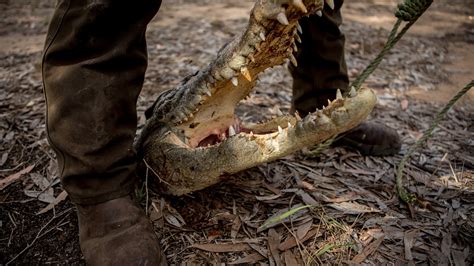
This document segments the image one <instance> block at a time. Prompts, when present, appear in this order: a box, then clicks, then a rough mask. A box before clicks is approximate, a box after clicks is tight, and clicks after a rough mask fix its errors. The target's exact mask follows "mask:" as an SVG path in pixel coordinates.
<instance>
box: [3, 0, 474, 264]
mask: <svg viewBox="0 0 474 266" xmlns="http://www.w3.org/2000/svg"><path fill="white" fill-rule="evenodd" d="M216 2H218V3H216ZM396 4H397V1H393V0H371V1H346V3H345V6H344V10H343V16H344V24H343V26H342V29H343V31H344V32H345V33H346V38H347V43H346V49H347V50H346V54H347V61H348V66H349V69H350V76H351V78H354V77H355V76H357V74H358V73H360V72H361V71H362V70H363V68H364V67H365V66H366V65H367V64H368V63H369V61H370V60H371V59H372V58H373V57H374V56H375V55H376V53H377V52H378V51H379V50H380V48H381V47H382V45H383V43H384V41H385V39H386V37H387V35H388V32H389V31H390V29H391V26H392V24H393V23H394V22H395V18H394V17H393V15H392V13H393V11H394V10H395V8H396ZM251 7H252V3H251V2H248V1H241V2H236V1H230V0H229V1H171V0H169V1H164V2H163V5H162V8H161V10H160V12H159V14H158V15H157V17H156V18H155V19H154V20H153V21H152V22H151V23H150V25H149V30H148V33H147V37H148V48H149V68H148V70H147V74H146V80H145V85H144V89H143V92H142V94H141V96H140V98H139V102H138V111H139V115H140V122H139V123H140V126H141V125H143V123H144V117H143V111H144V110H145V108H146V107H147V106H149V105H150V104H151V103H152V102H153V101H154V99H155V98H156V96H157V95H158V94H159V93H160V92H161V91H163V90H166V89H171V88H174V87H176V85H177V84H178V83H179V81H180V79H181V78H183V77H184V76H186V75H188V74H189V73H193V72H195V71H196V70H198V69H200V68H202V67H203V66H205V65H206V64H207V63H208V62H209V61H210V60H211V59H212V57H213V56H214V55H215V53H216V51H217V50H218V49H219V48H220V47H221V46H222V45H223V44H225V43H226V42H227V41H228V40H229V39H230V38H232V37H233V36H234V35H236V34H238V33H239V32H240V31H241V30H242V29H243V28H244V27H245V23H246V20H247V16H248V14H249V11H250V9H251ZM53 10H54V3H53V1H46V0H42V1H39V0H37V1H27V0H22V1H8V0H6V1H5V0H3V1H0V12H1V13H2V16H1V17H0V140H1V141H0V180H2V179H3V178H7V177H9V176H11V175H13V174H15V173H18V172H19V171H20V170H23V169H27V170H29V171H25V173H24V174H23V175H22V176H21V178H19V179H18V180H17V181H16V182H14V183H12V184H11V185H9V186H7V187H6V188H0V265H3V264H6V263H7V262H11V264H12V265H24V264H25V265H26V264H28V265H29V264H61V265H62V264H67V265H82V264H85V262H84V260H83V257H82V255H81V252H80V247H79V244H78V229H77V217H76V215H75V209H74V206H73V204H72V203H71V202H70V201H69V199H66V200H64V201H60V202H58V203H57V204H55V205H54V208H52V209H51V210H49V211H47V212H45V213H44V214H38V212H39V211H40V210H43V209H44V208H45V207H46V206H48V202H51V201H53V200H54V199H55V198H57V197H58V195H60V193H61V192H62V188H61V186H60V183H59V181H58V176H57V173H56V169H55V155H54V153H53V152H52V151H51V149H50V148H49V146H48V145H47V141H46V135H45V127H44V108H45V104H44V100H43V96H42V82H41V75H40V61H41V51H42V47H43V41H44V39H45V33H46V30H47V25H48V21H49V18H50V16H51V15H52V12H53ZM473 50H474V4H473V3H472V1H470V0H453V1H449V5H447V4H446V1H435V3H434V4H433V5H432V7H431V8H430V9H429V10H428V11H427V13H426V14H425V15H424V16H423V17H422V18H421V19H420V21H419V22H418V23H417V24H416V25H415V26H414V27H413V28H412V30H410V32H409V33H408V34H407V35H406V36H405V38H404V39H402V40H401V41H400V43H399V44H398V45H397V46H396V47H395V48H394V49H393V51H392V52H390V54H389V55H388V56H387V58H386V59H385V60H384V62H383V63H382V64H381V65H380V67H379V69H378V70H377V71H375V72H374V74H373V75H372V76H371V77H370V78H369V79H368V80H367V82H366V86H368V87H370V88H372V89H374V90H375V91H376V92H377V94H378V96H379V103H378V105H377V107H376V109H375V111H374V112H373V115H372V119H373V120H375V121H379V122H383V123H385V124H387V125H389V126H391V127H393V128H396V129H397V131H398V133H399V134H400V135H401V137H402V141H403V147H402V151H401V152H400V154H399V155H396V156H387V157H380V158H379V157H365V156H361V155H360V154H359V153H357V152H356V151H354V150H351V149H349V148H341V147H337V148H330V149H327V150H325V151H324V152H323V153H322V154H321V155H320V156H319V157H317V158H311V157H308V156H305V155H303V154H301V153H298V154H295V155H294V156H289V157H287V158H283V159H281V160H278V161H276V162H273V163H270V164H265V165H262V166H260V167H256V168H254V169H250V170H248V171H245V172H242V173H240V174H238V175H235V176H233V177H230V178H229V179H228V180H226V181H224V182H223V183H222V184H219V185H216V186H214V187H211V188H209V189H206V190H205V191H202V192H196V193H193V194H191V195H189V196H186V197H181V198H173V197H165V196H162V195H157V194H155V193H154V192H152V191H148V190H146V191H145V190H143V189H140V190H138V192H137V194H138V195H139V196H141V199H142V200H141V203H142V206H143V207H144V209H145V210H147V213H148V215H149V216H150V218H151V220H152V221H153V223H154V225H155V228H156V232H157V234H158V235H159V236H160V237H161V239H162V241H161V242H162V246H163V248H164V249H165V253H166V255H167V258H168V260H169V261H170V263H172V264H183V263H195V264H205V263H208V264H217V263H232V262H234V263H235V262H239V260H240V262H246V263H247V264H248V263H260V264H262V265H267V264H270V265H273V264H274V263H278V260H279V259H281V260H282V261H283V262H284V261H291V260H292V259H295V260H296V261H297V262H298V264H342V263H344V264H351V263H356V264H357V263H363V264H387V263H397V264H412V263H423V264H448V263H449V264H452V265H472V264H473V263H474V253H473V251H472V248H473V246H472V243H474V236H473V234H472V231H470V232H471V234H469V228H471V230H473V229H472V228H473V227H469V223H470V222H471V223H472V220H473V219H474V141H473V140H474V91H473V90H471V91H470V92H469V93H468V94H467V95H465V96H464V97H463V99H462V100H461V101H459V103H458V104H457V105H456V106H455V108H453V109H452V110H451V111H450V112H448V114H447V118H446V119H445V120H444V121H443V122H442V123H441V125H440V127H439V129H437V130H436V131H435V133H434V135H433V138H432V139H430V140H429V141H428V142H427V143H426V144H425V145H424V146H423V147H422V148H420V149H419V150H417V152H416V153H415V155H414V156H413V158H412V160H411V161H410V163H409V165H408V168H407V170H406V177H405V182H406V187H407V189H408V190H409V191H410V192H412V193H416V194H417V196H418V197H419V202H420V203H423V204H422V205H421V206H420V205H417V206H415V207H414V209H413V210H412V212H411V211H410V210H409V209H408V208H407V206H406V205H405V204H403V203H401V202H400V201H399V199H398V197H397V195H396V192H395V190H394V185H395V184H394V180H395V179H394V178H395V177H394V170H395V168H396V165H398V163H399V162H400V160H401V158H402V156H403V155H404V154H405V153H406V152H407V150H408V149H409V147H410V145H411V144H413V143H414V142H415V141H416V140H417V139H418V138H420V136H421V134H422V133H423V131H424V130H426V129H427V128H428V127H429V123H430V122H431V121H432V119H433V117H434V115H435V114H436V112H437V111H438V110H439V109H440V108H441V107H442V104H443V103H446V102H447V101H448V100H449V99H450V98H451V97H452V96H453V95H454V94H455V93H456V92H457V91H458V90H459V89H461V88H462V87H463V86H464V85H465V84H467V83H468V82H469V81H471V80H472V79H473V77H474V75H473V74H474V71H473V70H474V53H472V51H473ZM290 99H291V77H290V75H289V74H288V71H287V70H286V68H284V67H275V68H274V69H272V71H269V72H266V73H265V74H264V75H262V77H261V79H260V82H259V84H258V85H257V87H256V89H255V92H254V93H253V94H252V97H251V99H250V100H246V101H244V102H243V103H242V104H241V106H240V107H239V110H238V113H239V115H240V117H241V118H244V119H247V120H261V119H265V118H268V117H271V116H272V114H275V112H276V108H275V106H277V107H279V109H281V110H282V111H283V112H287V111H288V110H289V107H290V105H289V101H290ZM29 166H33V167H30V168H28V167H29ZM38 191H39V192H42V193H40V194H41V195H38V193H37V192H38ZM146 193H148V194H147V195H148V196H149V197H148V198H149V200H148V201H146V200H145V197H144V195H145V194H146ZM297 204H309V205H313V206H315V207H314V208H311V209H308V210H304V211H302V212H299V213H298V215H295V216H294V217H293V219H291V220H289V221H286V222H284V223H279V224H277V225H275V226H274V227H273V228H272V229H270V230H263V231H258V230H257V228H258V227H259V226H261V225H262V224H264V222H265V221H266V220H267V219H268V218H270V217H272V215H274V214H275V213H276V212H277V211H281V210H284V209H285V208H290V207H294V206H295V205H297ZM311 232H314V234H313V235H311V237H309V238H308V239H309V240H308V239H305V240H302V239H304V237H305V236H310V234H311ZM292 234H293V235H298V236H300V235H301V237H298V239H299V241H300V242H299V244H298V245H296V247H292V248H287V249H283V250H281V254H278V256H274V254H273V253H271V252H270V250H272V249H271V246H272V245H273V244H275V243H277V244H280V242H279V241H281V242H283V241H284V240H285V239H290V238H291V237H292ZM275 236H277V237H275ZM275 238H281V240H278V241H276V240H275ZM205 244H206V245H207V244H209V245H215V246H212V247H213V248H217V249H218V248H222V246H219V244H228V245H230V246H232V247H233V248H238V247H242V245H244V247H245V248H244V250H237V251H232V252H210V251H208V250H206V249H209V246H205ZM239 245H240V246H239ZM220 251H222V250H220ZM364 252H365V253H364ZM361 254H362V255H361ZM364 254H365V255H364ZM280 255H281V256H280ZM245 259H246V260H245ZM244 264H245V263H244Z"/></svg>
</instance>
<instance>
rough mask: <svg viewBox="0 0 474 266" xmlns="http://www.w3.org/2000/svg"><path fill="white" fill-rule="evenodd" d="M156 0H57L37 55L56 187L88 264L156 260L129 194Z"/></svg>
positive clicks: (151, 237) (152, 241) (156, 252)
mask: <svg viewBox="0 0 474 266" xmlns="http://www.w3.org/2000/svg"><path fill="white" fill-rule="evenodd" d="M160 4H161V0H139V1H134V2H128V1H114V0H99V1H96V0H94V1H92V0H89V1H72V0H61V1H59V3H58V4H57V7H56V11H55V13H54V15H53V18H52V20H51V24H50V27H49V31H48V34H47V38H46V44H45V50H44V56H43V82H44V92H45V98H46V103H47V122H46V123H47V132H48V140H49V142H50V145H51V147H52V148H53V149H54V150H55V152H56V154H57V158H58V165H59V172H60V177H61V182H62V186H63V188H64V189H65V190H66V191H67V192H68V194H69V196H70V198H71V200H72V201H73V202H74V203H75V204H76V205H77V207H78V216H79V231H80V242H81V249H82V251H83V253H84V256H85V258H86V260H87V261H88V263H91V264H105V265H110V264H114V263H118V264H119V265H122V264H141V263H145V262H148V263H151V264H154V263H158V262H159V261H160V259H161V258H160V256H161V255H160V252H159V245H158V243H157V240H156V236H155V235H154V232H153V230H152V227H151V225H150V224H149V222H148V221H147V219H146V217H145V215H144V214H143V212H142V211H141V210H140V209H139V208H138V207H137V205H136V204H135V203H134V202H133V200H132V198H131V197H130V195H131V193H132V189H133V185H134V181H135V170H136V164H137V162H136V154H135V151H134V150H133V147H132V143H133V140H134V137H135V131H136V127H137V114H136V100H137V98H138V94H139V93H140V90H141V87H142V84H143V80H144V75H145V70H146V67H147V50H146V42H145V31H146V26H147V24H148V22H149V21H150V20H151V19H152V18H153V16H154V15H155V14H156V12H157V11H158V9H159V7H160Z"/></svg>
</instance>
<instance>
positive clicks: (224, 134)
mask: <svg viewBox="0 0 474 266" xmlns="http://www.w3.org/2000/svg"><path fill="white" fill-rule="evenodd" d="M230 126H232V127H233V128H234V135H236V134H239V133H241V132H245V133H250V130H249V129H246V128H243V127H242V123H241V121H240V119H238V118H237V117H235V118H234V122H233V123H232V124H231V125H229V126H227V127H225V128H214V129H212V130H210V131H209V132H208V134H206V136H205V137H204V138H201V140H200V141H199V144H198V145H197V147H208V146H212V145H215V144H218V143H221V142H222V141H224V140H226V139H227V138H229V137H231V136H230V134H229V127H230ZM192 146H194V145H192Z"/></svg>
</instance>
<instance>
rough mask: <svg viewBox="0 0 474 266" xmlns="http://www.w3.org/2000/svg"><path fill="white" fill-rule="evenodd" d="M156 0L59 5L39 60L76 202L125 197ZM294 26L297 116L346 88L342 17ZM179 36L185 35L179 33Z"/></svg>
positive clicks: (52, 129)
mask: <svg viewBox="0 0 474 266" xmlns="http://www.w3.org/2000/svg"><path fill="white" fill-rule="evenodd" d="M160 4H161V0H137V1H134V2H133V3H130V2H128V1H114V0H100V1H97V0H95V1H92V0H87V1H72V0H60V1H59V3H58V5H57V7H56V11H55V13H54V16H53V18H52V21H51V24H50V27H49V31H48V34H47V39H46V45H45V49H44V57H43V81H44V93H45V97H46V103H47V119H46V120H47V121H46V123H47V133H48V140H49V142H50V145H51V147H52V148H53V149H54V150H55V152H56V154H57V158H58V165H59V172H60V177H61V181H62V185H63V187H64V189H66V191H67V192H68V194H69V196H70V197H71V199H72V201H73V202H75V203H78V204H95V203H100V202H104V201H107V200H110V199H114V198H118V197H121V196H123V195H126V194H128V193H130V192H131V190H132V188H133V183H134V181H135V176H136V173H135V171H136V167H137V161H136V160H137V157H136V152H135V151H134V150H133V147H132V144H133V140H134V137H135V131H136V127H137V113H136V101H137V98H138V95H139V93H140V90H141V88H142V85H143V81H144V75H145V70H146V67H147V49H146V41H145V31H146V27H147V24H148V23H149V21H150V20H151V19H152V18H153V16H154V15H155V14H156V12H157V11H158V9H159V7H160ZM341 4H342V1H339V2H338V3H337V8H336V11H332V10H328V9H325V11H324V16H323V17H322V18H319V17H316V16H314V17H309V18H307V19H304V20H302V21H301V25H302V27H303V30H304V34H303V36H302V39H303V44H302V45H301V47H300V52H299V54H298V55H297V58H298V63H299V65H300V67H298V68H297V69H292V74H293V77H294V79H295V83H294V88H293V90H294V100H293V104H294V106H295V108H296V110H299V111H300V112H301V113H304V112H305V111H311V110H313V109H314V108H316V106H318V105H320V104H324V101H322V100H321V99H322V98H325V99H327V97H329V96H331V97H332V95H335V90H334V89H335V88H341V89H343V88H344V86H347V74H346V73H345V72H346V66H345V62H344V51H343V47H344V36H343V35H342V34H341V33H340V32H339V28H338V26H339V24H340V22H341V16H340V12H339V8H340V6H341ZM183 38H186V36H183Z"/></svg>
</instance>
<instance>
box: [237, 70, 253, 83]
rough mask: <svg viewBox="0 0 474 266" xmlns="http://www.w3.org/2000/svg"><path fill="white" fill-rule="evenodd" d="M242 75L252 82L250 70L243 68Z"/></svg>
mask: <svg viewBox="0 0 474 266" xmlns="http://www.w3.org/2000/svg"><path fill="white" fill-rule="evenodd" d="M240 73H242V75H243V76H244V77H245V78H246V79H247V80H248V81H252V76H251V75H250V72H249V70H248V68H246V67H243V68H241V69H240Z"/></svg>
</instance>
